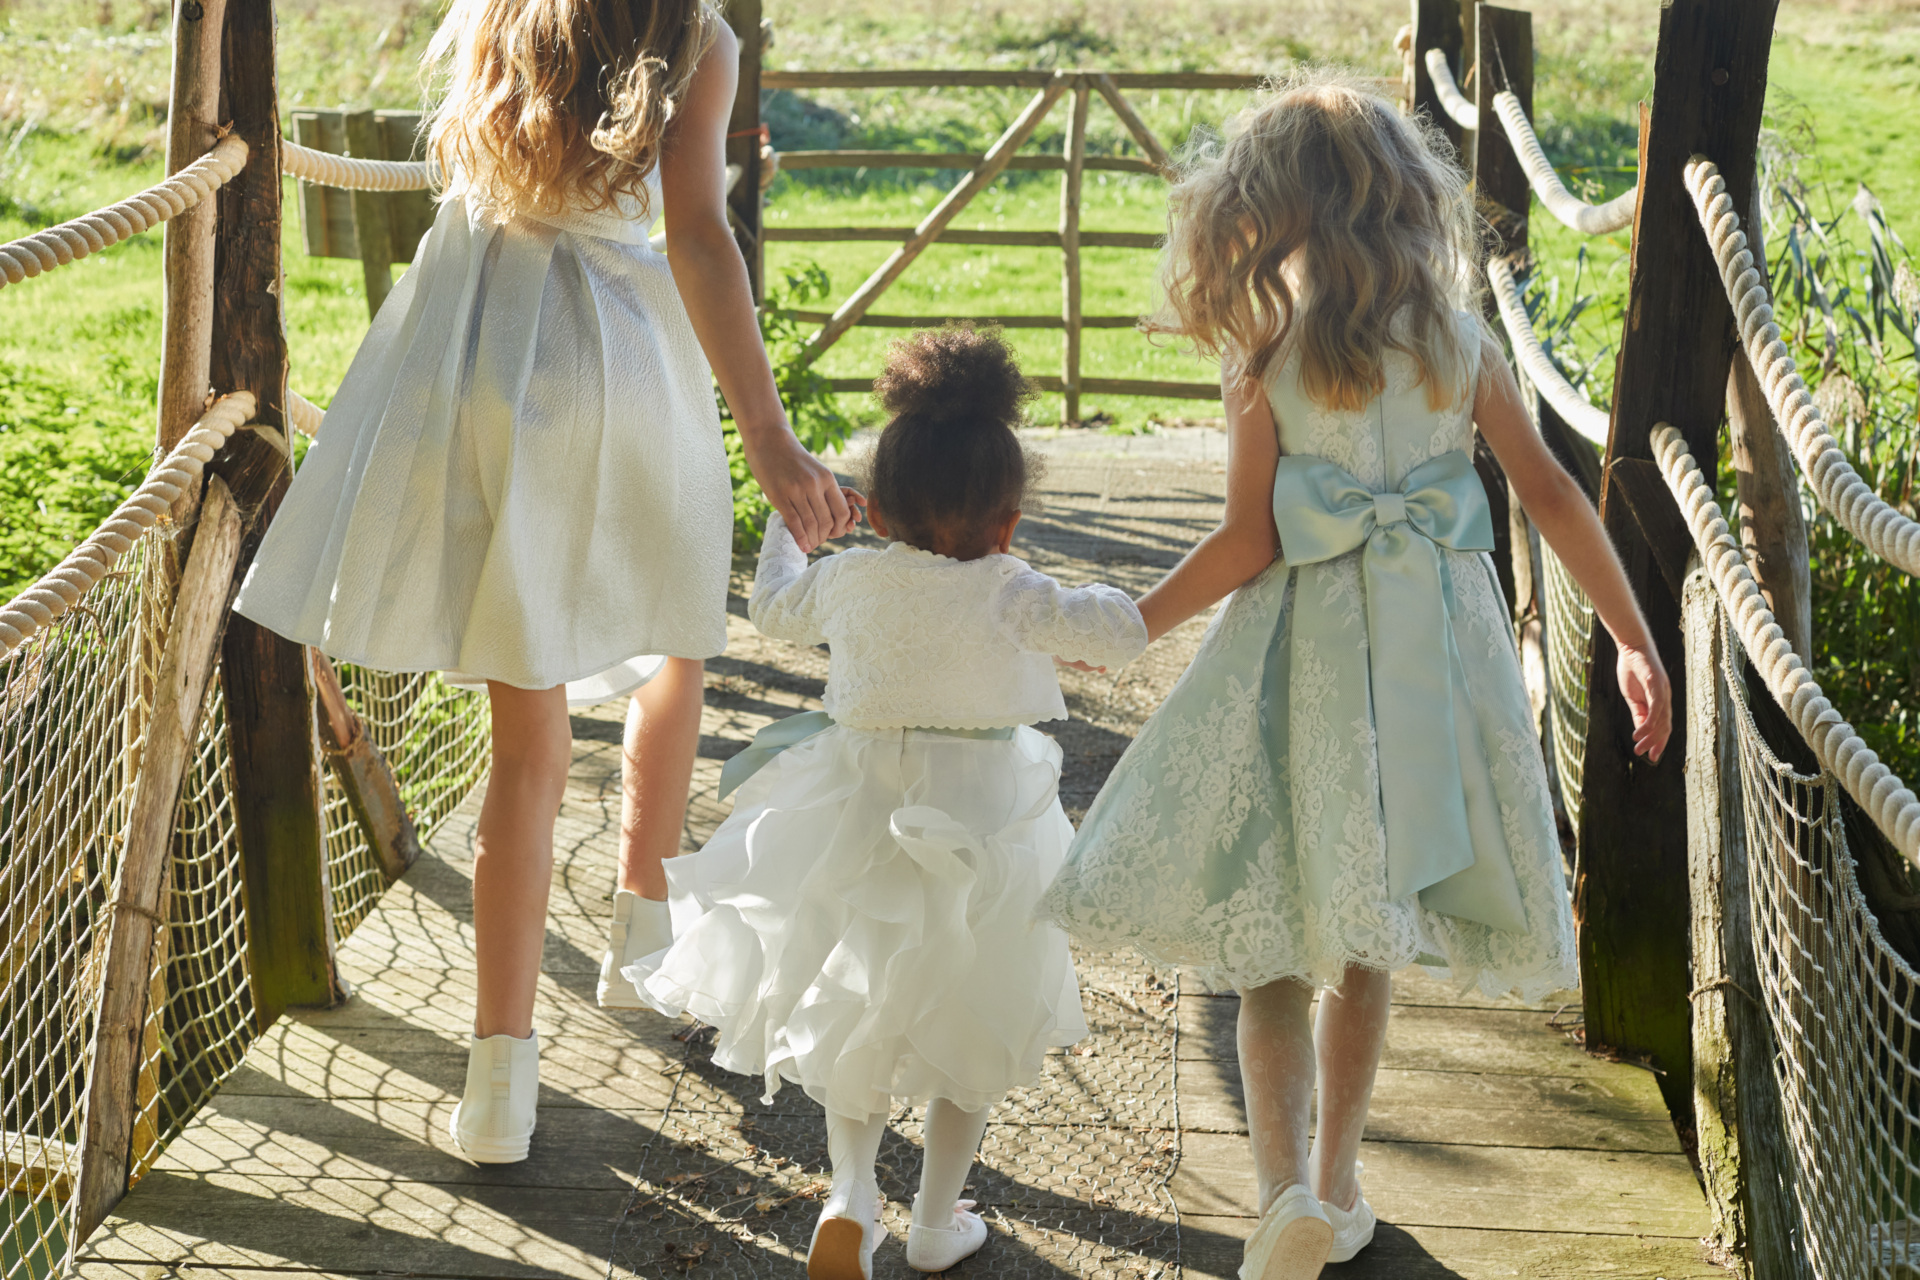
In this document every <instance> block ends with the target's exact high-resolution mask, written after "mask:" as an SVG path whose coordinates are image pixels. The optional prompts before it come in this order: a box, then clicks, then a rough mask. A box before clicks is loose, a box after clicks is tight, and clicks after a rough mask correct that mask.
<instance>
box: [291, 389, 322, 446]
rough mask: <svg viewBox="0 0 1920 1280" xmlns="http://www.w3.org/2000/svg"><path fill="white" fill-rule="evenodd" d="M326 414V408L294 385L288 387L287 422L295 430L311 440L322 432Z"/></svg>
mask: <svg viewBox="0 0 1920 1280" xmlns="http://www.w3.org/2000/svg"><path fill="white" fill-rule="evenodd" d="M326 416H327V411H326V410H325V409H322V408H321V407H320V406H319V405H317V404H315V403H314V402H313V401H311V400H309V399H307V398H306V397H305V396H303V395H301V394H300V393H299V392H298V391H295V390H294V389H293V388H292V387H288V388H287V422H288V423H289V424H290V425H291V426H292V427H293V429H294V430H295V431H298V432H299V433H300V434H301V435H303V436H305V437H306V438H307V439H309V440H312V439H315V438H317V437H318V436H319V434H320V423H321V421H322V420H323V419H325V418H326Z"/></svg>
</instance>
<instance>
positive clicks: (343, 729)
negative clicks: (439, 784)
mask: <svg viewBox="0 0 1920 1280" xmlns="http://www.w3.org/2000/svg"><path fill="white" fill-rule="evenodd" d="M307 656H308V657H309V658H310V659H311V660H312V663H313V685H314V692H315V695H316V698H317V700H318V703H319V712H320V714H319V717H318V718H319V721H320V744H321V748H322V750H323V751H324V752H325V754H326V757H327V765H328V767H329V768H331V769H332V770H333V776H334V778H335V779H336V780H337V781H338V782H339V783H340V789H341V790H342V791H345V792H346V793H347V805H348V807H349V808H351V809H352V810H353V816H354V819H355V820H356V821H357V822H359V824H360V830H361V831H362V832H363V833H364V834H365V835H366V837H367V845H368V846H369V847H370V848H371V849H372V850H373V856H374V857H376V858H378V859H379V860H380V869H381V870H382V871H384V872H385V873H386V876H387V882H388V883H389V884H391V883H392V882H394V881H395V880H398V879H399V878H400V877H401V876H404V875H405V874H407V870H408V868H410V867H412V866H413V864H414V862H415V861H416V860H417V859H418V858H419V857H420V837H419V834H418V833H417V832H415V831H414V829H413V819H412V818H411V817H409V816H408V815H407V806H406V803H405V802H404V801H403V800H402V799H401V798H400V788H399V787H398V786H396V785H395V784H394V781H393V771H392V770H391V769H389V768H387V762H386V758H385V757H384V756H382V755H381V754H380V749H379V748H378V747H376V746H374V745H373V739H371V738H369V737H368V736H367V735H366V731H365V729H364V728H363V727H362V725H361V723H360V717H358V716H356V715H354V714H353V708H352V707H350V706H348V705H347V695H346V694H345V693H344V692H343V691H342V690H341V688H340V677H339V675H338V674H336V673H335V671H334V669H333V663H332V662H330V661H328V659H327V655H326V654H324V653H322V652H320V651H319V650H318V649H309V650H307Z"/></svg>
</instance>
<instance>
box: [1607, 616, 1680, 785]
mask: <svg viewBox="0 0 1920 1280" xmlns="http://www.w3.org/2000/svg"><path fill="white" fill-rule="evenodd" d="M1619 649H1620V660H1619V662H1618V664H1617V665H1616V667H1615V675H1616V677H1617V678H1618V679H1619V681H1620V696H1621V697H1623V698H1625V699H1626V700H1627V709H1628V710H1629V711H1631V712H1632V713H1633V749H1634V752H1635V754H1637V755H1643V756H1645V757H1646V758H1647V759H1649V760H1651V761H1653V762H1654V763H1655V764H1658V763H1660V753H1661V752H1663V751H1665V750H1666V749H1667V735H1668V734H1670V733H1672V732H1673V687H1672V686H1671V685H1670V684H1669V683H1668V682H1667V669H1666V668H1665V667H1664V666H1662V665H1661V664H1660V656H1659V655H1658V654H1657V653H1655V652H1653V651H1652V650H1651V649H1637V648H1634V647H1633V646H1631V645H1624V644H1623V645H1620V646H1619Z"/></svg>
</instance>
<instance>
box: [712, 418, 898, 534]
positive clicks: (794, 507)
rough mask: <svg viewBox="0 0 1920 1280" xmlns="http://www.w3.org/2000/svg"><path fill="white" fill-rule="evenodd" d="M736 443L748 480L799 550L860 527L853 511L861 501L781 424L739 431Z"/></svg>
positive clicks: (790, 430) (863, 502) (858, 517)
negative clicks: (770, 505) (777, 515)
mask: <svg viewBox="0 0 1920 1280" xmlns="http://www.w3.org/2000/svg"><path fill="white" fill-rule="evenodd" d="M740 440H741V443H742V444H743V445H744V446H745V448H746V454H747V466H748V467H749V468H751V469H752V471H753V478H754V479H755V480H758V481H759V482H760V488H761V489H762V490H763V491H764V492H765V493H766V495H767V500H768V501H769V502H771V503H773V505H774V509H775V510H777V511H778V512H779V513H780V516H781V518H782V519H784V520H785V521H786V522H787V529H788V530H789V531H790V532H791V533H792V534H793V540H794V541H795V542H797V543H799V544H800V549H801V550H802V551H806V552H811V551H812V550H813V549H814V548H815V547H817V546H819V545H820V544H821V543H823V542H827V541H829V540H831V539H833V538H838V537H842V536H844V535H845V534H846V533H848V532H849V531H851V530H852V528H853V527H854V526H855V525H857V524H859V523H860V510H859V509H860V508H861V507H864V506H865V505H866V502H867V500H866V499H865V498H863V497H862V496H860V494H858V493H856V492H854V491H853V490H852V489H846V488H842V487H841V485H840V484H839V482H838V481H837V480H835V479H834V475H833V472H831V471H829V470H828V469H827V468H826V467H825V466H824V465H822V463H821V462H820V460H819V459H818V458H816V457H814V456H813V455H812V454H811V453H808V452H807V450H806V448H805V447H804V446H803V445H801V443H800V441H799V440H798V439H797V438H796V437H795V436H794V434H793V431H792V429H791V428H789V427H788V426H787V425H786V424H785V423H781V424H780V425H779V426H778V427H777V428H772V429H766V430H762V431H756V432H753V433H752V434H751V435H749V434H747V433H746V432H744V431H743V432H741V434H740Z"/></svg>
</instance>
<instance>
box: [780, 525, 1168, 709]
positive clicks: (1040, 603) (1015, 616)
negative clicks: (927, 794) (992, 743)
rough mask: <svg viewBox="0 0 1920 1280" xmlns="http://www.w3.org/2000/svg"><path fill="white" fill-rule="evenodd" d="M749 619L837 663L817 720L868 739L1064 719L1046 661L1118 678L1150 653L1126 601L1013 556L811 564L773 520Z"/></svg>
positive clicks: (843, 555)
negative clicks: (906, 730) (874, 733)
mask: <svg viewBox="0 0 1920 1280" xmlns="http://www.w3.org/2000/svg"><path fill="white" fill-rule="evenodd" d="M747 613H748V616H749V617H750V618H752V620H753V624H754V625H755V626H756V627H758V628H759V629H760V630H761V631H763V632H765V633H766V634H767V635H770V636H772V637H774V638H775V639H779V640H793V641H797V642H798V643H801V644H826V645H830V646H831V647H832V650H833V663H832V668H831V671H830V673H829V675H828V677H827V692H826V697H825V699H824V702H825V705H826V709H827V711H828V713H829V714H831V715H832V716H833V718H834V719H835V720H836V721H838V722H839V723H841V724H845V725H851V726H853V727H855V728H864V729H887V728H901V727H908V726H917V727H920V728H932V729H986V728H998V727H1000V726H1004V725H1017V724H1034V723H1037V722H1039V721H1042V720H1064V719H1065V718H1066V715H1067V706H1066V703H1065V702H1064V701H1063V700H1062V699H1061V697H1060V682H1059V680H1058V679H1057V678H1056V677H1055V676H1054V668H1053V660H1054V659H1055V658H1056V657H1058V658H1062V659H1065V660H1066V661H1069V662H1076V661H1077V662H1086V663H1090V664H1091V665H1093V666H1097V667H1119V666H1124V665H1125V664H1126V663H1128V662H1131V661H1133V659H1135V658H1137V657H1139V656H1140V653H1141V652H1142V651H1143V650H1144V649H1145V648H1146V647H1147V627H1146V623H1144V622H1143V621H1141V618H1140V611H1139V609H1137V608H1135V607H1134V603H1133V601H1132V600H1131V599H1129V598H1128V597H1127V594H1126V593H1125V592H1124V591H1121V590H1119V589H1117V588H1115V587H1109V586H1104V585H1099V584H1095V585H1093V586H1086V587H1075V588H1069V587H1063V586H1061V585H1060V584H1059V583H1058V582H1055V581H1054V580H1053V579H1052V578H1049V577H1048V576H1047V575H1045V574H1043V573H1039V572H1037V571H1035V570H1034V569H1032V568H1030V567H1028V565H1027V564H1026V563H1025V562H1024V561H1022V560H1020V559H1019V558H1018V557H1016V556H1010V555H991V556H983V557H981V558H980V559H978V560H954V559H950V558H949V557H947V556H942V555H937V554H935V553H934V552H931V551H921V550H919V549H917V548H914V547H910V546H908V545H906V544H905V543H900V542H896V543H892V544H890V545H889V546H888V547H887V548H886V549H885V550H884V551H875V550H871V549H867V548H854V549H852V550H848V551H842V552H840V553H839V554H837V555H832V556H827V557H824V558H822V559H820V560H817V561H815V562H814V563H813V564H811V565H809V564H808V563H807V558H806V556H805V554H803V553H802V552H801V550H800V547H799V545H798V544H797V543H796V542H794V540H793V535H792V534H791V533H790V532H789V531H788V530H787V527H786V524H785V522H783V521H782V520H781V519H780V517H779V516H778V515H776V516H774V517H773V518H772V520H771V521H769V523H768V527H767V536H766V541H765V542H764V543H763V544H762V545H761V550H760V565H759V569H758V571H757V572H756V574H755V575H754V582H753V599H752V600H751V601H749V602H748V605H747Z"/></svg>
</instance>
